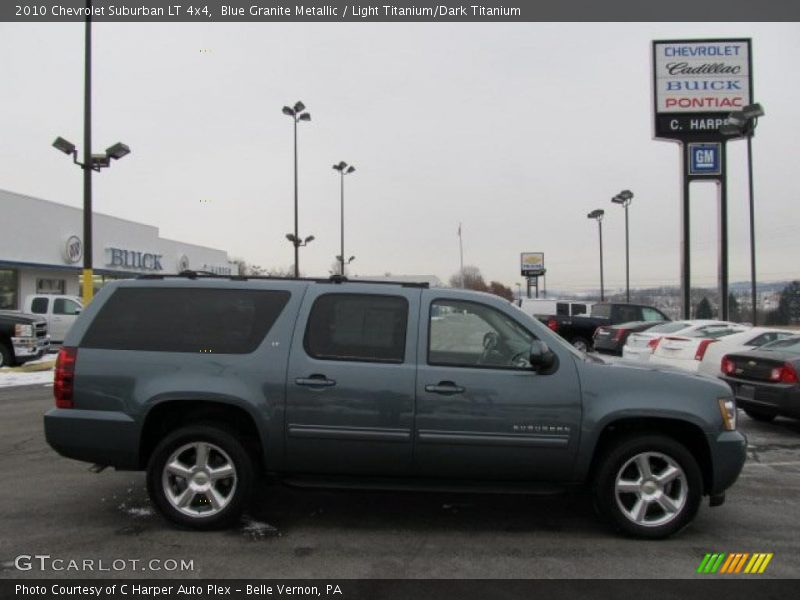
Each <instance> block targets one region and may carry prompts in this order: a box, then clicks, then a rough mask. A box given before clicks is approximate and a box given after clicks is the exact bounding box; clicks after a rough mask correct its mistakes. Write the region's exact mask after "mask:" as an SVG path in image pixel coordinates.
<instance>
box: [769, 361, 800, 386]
mask: <svg viewBox="0 0 800 600" xmlns="http://www.w3.org/2000/svg"><path fill="white" fill-rule="evenodd" d="M769 380H770V381H774V382H776V383H798V382H800V379H798V378H797V371H795V370H794V367H793V366H792V365H790V364H789V363H784V364H783V365H781V366H780V367H775V368H774V369H772V371H771V372H770V374H769Z"/></svg>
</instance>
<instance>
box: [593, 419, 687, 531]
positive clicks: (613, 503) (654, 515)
mask: <svg viewBox="0 0 800 600" xmlns="http://www.w3.org/2000/svg"><path fill="white" fill-rule="evenodd" d="M637 456H638V457H645V459H643V460H647V462H648V463H649V465H650V467H655V468H654V469H653V470H652V471H653V474H655V475H658V474H665V473H666V472H667V471H666V470H661V469H659V468H658V467H659V465H664V468H665V469H666V468H667V467H670V463H668V462H666V461H665V460H664V459H665V458H666V459H668V460H669V461H672V464H673V467H674V466H675V465H677V466H678V467H679V468H680V470H681V471H682V477H680V476H679V477H678V478H676V479H674V480H672V481H671V482H670V483H666V484H665V487H664V488H663V489H661V488H659V487H658V485H659V484H658V483H657V482H653V483H652V484H648V486H651V487H648V488H646V491H647V493H652V494H659V493H660V494H661V495H662V496H667V498H666V499H664V501H666V500H670V501H672V504H673V506H675V507H676V510H675V511H674V513H673V514H671V516H670V514H669V513H668V512H667V511H666V510H664V509H663V507H662V506H661V504H660V503H659V501H658V500H647V501H644V502H643V505H644V506H645V508H644V513H643V515H642V516H643V520H642V522H635V521H634V519H633V517H632V516H631V517H629V516H628V512H627V511H631V512H636V510H635V509H636V506H637V502H638V501H639V498H640V496H639V495H638V494H640V493H644V492H643V491H641V490H640V491H639V492H630V493H628V492H621V493H620V496H619V498H618V495H617V490H616V483H617V477H618V476H619V477H620V478H623V477H624V481H623V483H624V482H625V481H630V480H631V475H630V471H629V469H632V470H633V471H634V472H639V473H640V470H639V467H638V466H637V463H636V462H635V460H634V459H635V457H637ZM623 469H624V470H623ZM637 479H638V480H639V481H641V480H642V479H643V478H642V477H641V476H640V477H639V478H637ZM652 486H655V489H652ZM651 489H652V492H651V491H650V490H651ZM593 491H594V500H595V506H596V507H597V509H598V511H599V512H600V515H601V516H602V517H603V518H605V519H606V520H607V521H608V522H609V523H610V524H611V525H612V526H613V527H614V528H615V529H617V530H619V531H621V532H623V533H625V534H627V535H631V536H635V537H639V538H645V539H660V538H665V537H668V536H670V535H672V534H674V533H676V532H678V531H680V530H681V529H683V528H684V527H686V525H688V524H689V523H690V522H691V521H692V519H694V517H695V515H696V514H697V511H698V509H699V507H700V502H701V500H702V497H703V476H702V473H701V472H700V467H699V466H698V464H697V461H696V460H695V459H694V457H693V456H692V454H691V452H689V450H687V449H686V447H685V446H684V445H683V444H681V443H680V442H677V441H676V440H674V439H672V438H670V437H667V436H664V435H658V434H648V433H639V434H633V435H630V436H627V437H624V438H621V439H620V440H619V441H617V442H616V443H615V444H614V445H613V446H612V447H611V448H609V449H608V451H607V452H606V453H605V454H604V456H603V457H601V459H600V463H599V468H598V470H597V473H596V477H595V480H594V490H593ZM645 497H646V498H653V496H651V495H648V496H645ZM674 498H682V501H676V500H674ZM662 513H663V514H662ZM659 517H660V518H661V519H668V520H666V521H664V522H663V523H660V522H659ZM647 519H649V521H647Z"/></svg>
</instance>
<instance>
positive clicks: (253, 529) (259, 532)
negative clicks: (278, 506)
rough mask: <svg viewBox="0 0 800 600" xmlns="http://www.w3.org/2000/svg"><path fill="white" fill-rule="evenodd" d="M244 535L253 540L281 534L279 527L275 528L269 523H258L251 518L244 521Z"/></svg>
mask: <svg viewBox="0 0 800 600" xmlns="http://www.w3.org/2000/svg"><path fill="white" fill-rule="evenodd" d="M242 534H243V535H246V536H247V537H249V538H251V539H261V538H266V537H273V536H279V535H280V532H279V531H278V528H277V527H273V526H272V525H270V524H269V523H264V522H262V521H256V520H254V519H251V518H249V517H245V518H244V519H242Z"/></svg>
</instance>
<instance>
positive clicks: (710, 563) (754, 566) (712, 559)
mask: <svg viewBox="0 0 800 600" xmlns="http://www.w3.org/2000/svg"><path fill="white" fill-rule="evenodd" d="M773 556H774V555H773V553H772V552H769V553H766V552H754V553H750V552H731V553H729V554H726V553H725V552H716V553H713V554H711V553H709V554H706V555H705V557H703V560H702V561H701V562H700V566H699V567H697V572H698V573H702V574H704V575H713V574H715V573H720V574H726V575H730V574H737V573H744V574H748V575H757V574H758V575H760V574H761V573H763V572H764V571H765V570H766V568H767V565H768V564H769V562H770V561H771V560H772V557H773Z"/></svg>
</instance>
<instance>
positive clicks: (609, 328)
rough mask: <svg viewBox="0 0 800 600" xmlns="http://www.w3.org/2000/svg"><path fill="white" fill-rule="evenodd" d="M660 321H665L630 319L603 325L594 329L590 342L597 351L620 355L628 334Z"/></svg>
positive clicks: (645, 328)
mask: <svg viewBox="0 0 800 600" xmlns="http://www.w3.org/2000/svg"><path fill="white" fill-rule="evenodd" d="M662 323H666V321H631V322H630V323H621V324H619V325H603V326H601V327H598V328H597V329H595V330H594V336H593V338H592V344H593V346H594V349H595V351H597V352H601V353H602V354H614V355H616V356H622V347H623V346H624V345H625V342H626V341H628V336H629V335H630V334H632V333H634V332H639V331H645V330H647V329H650V328H651V327H653V326H655V325H661V324H662Z"/></svg>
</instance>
